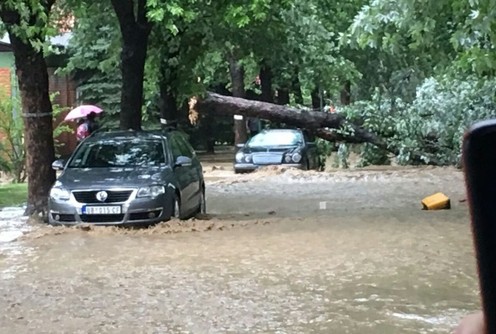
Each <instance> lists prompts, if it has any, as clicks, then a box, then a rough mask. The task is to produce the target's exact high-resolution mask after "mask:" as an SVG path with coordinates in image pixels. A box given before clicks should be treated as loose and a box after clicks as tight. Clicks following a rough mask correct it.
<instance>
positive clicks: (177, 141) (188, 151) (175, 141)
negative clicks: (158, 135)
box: [170, 133, 194, 159]
mask: <svg viewBox="0 0 496 334" xmlns="http://www.w3.org/2000/svg"><path fill="white" fill-rule="evenodd" d="M170 141H171V148H172V154H173V156H174V159H176V158H177V157H178V156H180V155H182V156H186V157H188V158H193V156H194V151H193V149H192V148H191V146H190V145H189V143H188V141H187V140H186V139H185V138H184V137H183V136H181V135H180V134H179V133H176V134H174V135H173V136H171V138H170Z"/></svg>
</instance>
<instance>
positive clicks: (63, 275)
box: [0, 168, 480, 334]
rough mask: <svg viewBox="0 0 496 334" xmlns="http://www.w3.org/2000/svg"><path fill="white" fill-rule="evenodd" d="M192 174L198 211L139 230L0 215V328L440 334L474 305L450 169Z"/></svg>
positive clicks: (465, 235) (464, 222)
mask: <svg viewBox="0 0 496 334" xmlns="http://www.w3.org/2000/svg"><path fill="white" fill-rule="evenodd" d="M206 176H207V181H208V182H207V187H208V188H207V191H208V193H207V201H208V211H209V215H207V216H204V217H199V218H198V219H196V220H190V221H186V222H178V221H171V222H168V223H163V224H161V225H158V226H156V227H153V228H150V229H142V230H131V229H118V228H95V227H91V226H89V227H87V226H85V227H82V228H61V227H56V228H54V227H48V226H44V225H37V224H34V223H27V222H25V219H24V218H22V217H21V214H22V210H15V209H5V210H3V211H1V212H0V280H1V284H0V295H1V297H0V309H1V312H0V332H1V333H16V334H17V333H367V334H374V333H378V334H379V333H381V334H383V333H449V332H450V331H451V330H452V329H453V327H454V326H455V325H456V324H457V323H458V321H459V320H460V318H461V317H462V316H463V315H464V314H466V313H469V312H472V311H474V310H476V309H478V308H479V307H480V304H479V296H478V285H477V276H476V268H475V260H474V254H473V247H472V240H471V235H470V226H469V214H468V208H467V204H466V202H464V201H463V200H464V198H465V188H464V184H463V176H462V174H461V173H460V172H459V171H457V170H455V169H449V168H447V169H445V168H418V169H417V168H408V169H404V168H402V169H385V170H365V171H364V170H362V171H340V172H332V173H317V172H299V171H298V172H296V171H291V170H289V171H284V170H283V171H281V170H274V171H270V170H269V171H265V172H257V173H253V174H250V175H240V176H239V175H234V174H232V173H231V172H230V171H228V170H222V169H217V170H213V171H212V170H210V169H207V171H206ZM437 191H442V192H444V193H445V194H446V195H448V196H449V197H450V199H451V204H452V207H451V209H450V210H443V211H424V210H421V205H420V201H421V199H422V198H423V197H425V196H428V195H431V194H433V193H435V192H437Z"/></svg>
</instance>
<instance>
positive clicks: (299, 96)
mask: <svg viewBox="0 0 496 334" xmlns="http://www.w3.org/2000/svg"><path fill="white" fill-rule="evenodd" d="M292 86H293V87H292V88H293V94H294V99H295V103H296V104H299V105H303V102H304V101H303V93H302V92H301V84H300V77H299V72H298V69H296V70H295V73H294V77H293V85H292Z"/></svg>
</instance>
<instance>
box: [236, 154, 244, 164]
mask: <svg viewBox="0 0 496 334" xmlns="http://www.w3.org/2000/svg"><path fill="white" fill-rule="evenodd" d="M244 157H245V155H244V154H243V152H238V153H236V161H237V162H242V161H243V158H244Z"/></svg>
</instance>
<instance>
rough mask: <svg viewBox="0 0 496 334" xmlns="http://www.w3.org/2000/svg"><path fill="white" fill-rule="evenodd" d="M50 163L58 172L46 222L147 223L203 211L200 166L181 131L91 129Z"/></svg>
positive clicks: (204, 208) (202, 182) (203, 198)
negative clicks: (68, 152) (67, 155)
mask: <svg viewBox="0 0 496 334" xmlns="http://www.w3.org/2000/svg"><path fill="white" fill-rule="evenodd" d="M52 167H53V168H54V169H56V170H62V174H61V175H60V176H59V178H58V179H57V181H56V182H55V184H54V185H53V187H52V189H51V191H50V198H49V201H48V202H49V215H48V218H49V222H50V223H51V224H63V225H74V224H80V223H92V224H97V225H151V224H154V223H158V222H161V221H166V220H169V219H170V218H171V217H178V218H181V219H185V218H189V217H191V216H193V215H195V214H196V213H204V212H205V210H206V202H205V182H204V179H203V170H202V166H201V164H200V162H199V160H198V158H197V156H196V154H195V152H194V150H193V148H192V147H191V146H190V144H189V143H188V141H187V139H186V137H185V136H184V135H183V134H182V133H181V132H180V131H176V130H170V131H166V130H163V131H108V132H101V133H95V134H93V135H91V136H90V137H88V138H87V139H85V140H84V141H83V142H82V143H81V144H80V145H79V146H78V147H77V148H76V150H75V151H74V153H73V154H72V155H71V157H70V158H69V159H68V161H67V162H66V161H63V160H57V161H55V162H54V163H53V165H52Z"/></svg>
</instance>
